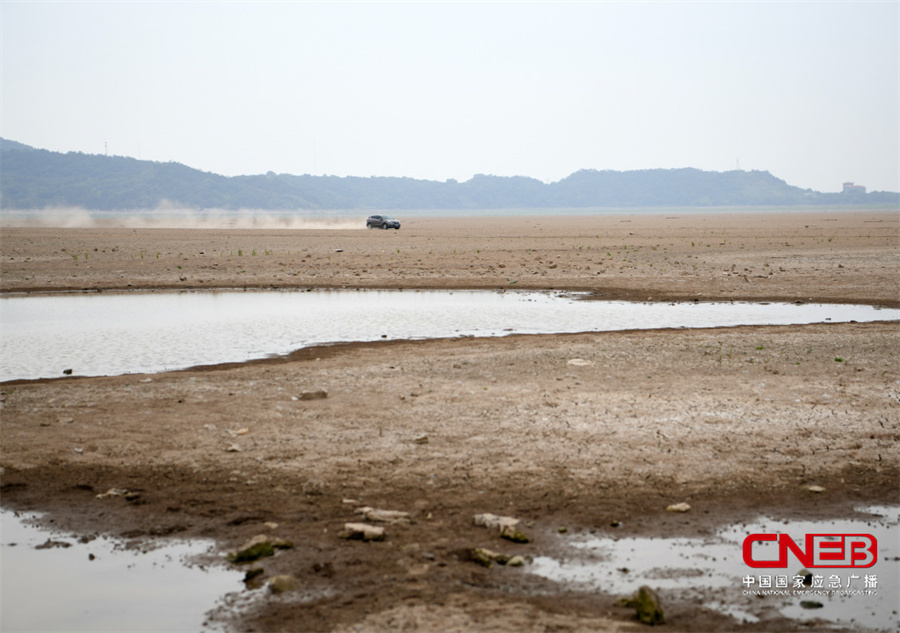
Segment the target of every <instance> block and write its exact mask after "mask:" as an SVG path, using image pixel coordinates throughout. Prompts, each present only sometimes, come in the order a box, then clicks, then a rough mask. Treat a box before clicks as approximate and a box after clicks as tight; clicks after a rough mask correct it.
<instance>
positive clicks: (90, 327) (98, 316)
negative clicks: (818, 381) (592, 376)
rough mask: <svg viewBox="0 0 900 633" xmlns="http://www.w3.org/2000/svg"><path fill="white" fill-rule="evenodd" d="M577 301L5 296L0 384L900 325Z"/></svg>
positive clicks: (457, 295) (486, 295) (809, 313)
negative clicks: (587, 340) (631, 333)
mask: <svg viewBox="0 0 900 633" xmlns="http://www.w3.org/2000/svg"><path fill="white" fill-rule="evenodd" d="M581 296H582V295H579V294H577V293H550V292H523V291H516V292H495V291H409V290H407V291H375V290H368V291H360V290H315V291H255V292H254V291H227V292H226V291H219V292H169V293H142V294H100V295H52V296H27V297H3V298H0V323H2V338H0V360H2V363H0V365H2V369H0V380H12V379H32V378H48V377H54V376H61V375H62V373H63V371H64V370H67V369H71V370H72V372H73V373H74V374H75V375H84V376H91V375H115V374H127V373H151V372H159V371H167V370H174V369H183V368H186V367H191V366H194V365H206V364H215V363H223V362H238V361H245V360H250V359H256V358H264V357H267V356H272V355H278V354H285V353H288V352H291V351H294V350H296V349H300V348H302V347H308V346H311V345H317V344H325V343H338V342H350V341H373V340H378V339H409V338H440V337H458V336H503V335H507V334H513V333H523V334H547V333H560V332H599V331H611V330H626V329H652V328H670V327H675V328H677V327H719V326H735V325H786V324H800V323H817V322H825V321H833V322H838V321H876V320H877V321H883V320H896V319H900V310H888V309H877V308H873V307H870V306H853V305H823V304H802V305H795V304H783V303H737V302H735V303H732V302H729V303H634V302H624V301H584V300H581V299H580V297H581Z"/></svg>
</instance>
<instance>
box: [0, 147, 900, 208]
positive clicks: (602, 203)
mask: <svg viewBox="0 0 900 633" xmlns="http://www.w3.org/2000/svg"><path fill="white" fill-rule="evenodd" d="M0 194H2V195H0V208H3V209H11V210H12V209H17V210H24V209H44V208H53V207H81V208H84V209H96V210H147V209H156V208H158V207H161V206H174V207H182V208H190V209H230V210H236V209H262V210H302V209H308V210H316V209H319V210H323V209H372V210H374V209H402V210H410V209H448V210H449V209H515V208H521V209H528V208H531V209H536V208H585V207H669V206H689V207H706V206H791V205H897V204H898V202H900V194H897V193H887V192H873V193H868V194H861V193H854V194H850V193H828V194H825V193H819V192H815V191H812V190H809V189H800V188H799V187H794V186H791V185H789V184H787V183H786V182H785V181H783V180H781V179H779V178H776V177H775V176H773V175H772V174H770V173H769V172H767V171H728V172H711V171H701V170H699V169H693V168H683V169H646V170H637V171H624V172H621V171H608V170H606V171H597V170H593V169H583V170H581V171H578V172H575V173H574V174H572V175H570V176H568V177H566V178H563V179H562V180H560V181H558V182H554V183H550V184H545V183H543V182H541V181H539V180H536V179H534V178H527V177H522V176H514V177H500V176H490V175H477V176H474V177H473V178H472V179H470V180H468V181H465V182H457V181H455V180H447V181H445V182H439V181H433V180H416V179H413V178H395V177H371V178H359V177H353V176H348V177H338V176H311V175H302V176H295V175H290V174H275V173H273V172H269V173H267V174H263V175H256V176H233V177H226V176H220V175H218V174H213V173H209V172H204V171H200V170H198V169H193V168H191V167H187V166H185V165H182V164H180V163H174V162H167V163H161V162H154V161H146V160H137V159H134V158H127V157H122V156H102V155H96V154H83V153H80V152H69V153H66V154H63V153H59V152H51V151H47V150H41V149H35V148H32V147H29V146H27V145H24V144H22V143H17V142H15V141H8V140H3V139H0Z"/></svg>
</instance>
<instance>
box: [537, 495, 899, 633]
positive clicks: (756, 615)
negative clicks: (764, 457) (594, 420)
mask: <svg viewBox="0 0 900 633" xmlns="http://www.w3.org/2000/svg"><path fill="white" fill-rule="evenodd" d="M859 513H860V515H861V516H859V518H856V519H834V520H828V521H815V522H813V521H787V520H780V519H772V518H764V519H760V520H758V521H756V522H753V523H748V524H746V525H731V526H726V527H724V528H722V529H720V530H718V531H717V532H716V533H714V534H712V535H710V536H707V537H702V538H668V539H664V538H629V537H618V536H617V535H616V534H615V532H616V530H615V529H610V530H607V531H606V532H605V533H604V534H602V535H598V534H592V535H584V536H578V535H573V536H571V537H561V539H564V548H563V551H564V552H565V554H564V555H563V556H557V557H549V556H539V557H537V558H535V560H534V563H533V564H532V565H531V566H530V567H529V568H528V569H529V570H530V571H531V573H534V574H537V575H539V576H542V577H544V578H548V579H550V580H554V581H557V582H560V583H564V584H566V585H568V586H578V587H579V588H580V589H582V590H591V589H602V590H603V591H605V592H607V593H612V594H622V595H623V596H628V595H631V594H632V593H633V592H634V591H635V590H636V589H638V587H640V586H641V585H649V586H650V587H652V588H653V589H655V590H656V591H657V592H658V593H659V594H660V599H661V601H662V603H663V608H665V598H666V596H667V595H671V594H675V595H678V596H679V598H680V599H686V598H687V599H693V600H696V601H698V602H699V603H701V604H703V606H705V607H707V608H709V609H711V610H715V611H718V612H720V613H724V614H726V615H729V616H732V617H734V618H736V619H737V620H738V621H742V622H747V623H756V622H761V621H764V620H766V619H770V618H772V617H776V616H779V617H786V618H790V619H792V620H796V621H798V622H804V623H806V624H804V627H807V628H808V627H810V626H814V625H811V624H810V622H811V621H813V620H822V621H825V622H830V623H832V624H834V625H840V626H842V627H850V628H855V627H859V628H860V629H862V630H866V631H871V630H876V631H896V630H897V628H898V627H900V615H898V609H900V604H898V596H900V557H898V555H900V549H898V548H900V508H897V507H887V506H879V507H869V508H861V509H860V510H859ZM758 533H764V534H776V533H778V534H781V533H783V534H787V535H789V536H791V538H792V539H793V540H794V541H795V542H797V543H799V544H801V546H802V544H803V542H804V541H803V537H804V536H805V535H806V534H807V533H809V534H869V535H872V536H874V537H875V538H876V540H877V544H878V547H877V549H878V554H877V560H876V561H875V564H874V565H872V566H871V567H867V568H837V567H818V568H813V569H811V570H809V571H810V572H812V574H813V577H812V579H811V585H810V586H806V585H803V586H801V587H796V586H795V584H796V583H795V580H794V576H796V575H797V574H798V572H800V570H801V569H803V565H801V564H799V563H798V562H797V561H796V560H795V559H794V558H793V556H789V557H788V567H787V568H768V567H763V568H753V567H750V566H749V565H747V564H745V562H744V560H743V554H742V543H743V540H744V538H745V537H747V536H748V535H750V534H758ZM758 545H765V547H759V548H755V549H754V552H755V554H754V557H755V559H756V560H760V561H762V560H775V559H777V558H778V553H777V551H775V550H776V548H775V547H774V546H772V547H770V546H769V544H758ZM711 596H712V598H710V597H711ZM804 603H805V604H806V607H804ZM810 630H823V629H822V628H819V629H810ZM824 630H827V628H825V629H824Z"/></svg>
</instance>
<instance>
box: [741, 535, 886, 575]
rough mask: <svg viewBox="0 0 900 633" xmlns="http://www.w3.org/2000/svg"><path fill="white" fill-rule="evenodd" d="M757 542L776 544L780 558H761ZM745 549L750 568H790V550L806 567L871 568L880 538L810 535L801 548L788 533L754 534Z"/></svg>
mask: <svg viewBox="0 0 900 633" xmlns="http://www.w3.org/2000/svg"><path fill="white" fill-rule="evenodd" d="M754 543H762V544H763V545H764V546H765V544H767V543H774V544H777V549H778V558H777V559H776V560H771V559H769V560H759V559H758V558H757V556H759V555H760V553H759V552H756V553H754V551H753V544H754ZM743 549H744V562H745V563H746V564H747V565H749V566H750V567H787V566H788V552H791V553H792V554H793V555H794V556H795V557H796V558H797V560H798V561H800V564H801V565H803V566H804V567H871V566H872V565H874V564H875V561H877V560H878V541H877V540H876V539H875V537H874V536H872V535H871V534H807V535H806V541H805V543H804V544H803V546H802V547H801V546H800V545H798V544H797V543H796V542H795V541H794V539H792V538H791V537H790V536H788V535H787V534H751V535H750V536H748V537H747V538H745V539H744V548H743ZM767 549H769V550H771V549H773V546H772V545H769V547H768V548H767ZM769 555H770V556H771V552H770V553H769Z"/></svg>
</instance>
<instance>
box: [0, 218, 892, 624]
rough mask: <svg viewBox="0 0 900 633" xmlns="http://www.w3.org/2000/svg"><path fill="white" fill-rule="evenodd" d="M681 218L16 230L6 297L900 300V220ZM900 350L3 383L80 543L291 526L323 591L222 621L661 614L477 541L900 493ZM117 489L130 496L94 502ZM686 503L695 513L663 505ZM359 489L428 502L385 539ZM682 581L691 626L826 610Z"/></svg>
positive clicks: (315, 352)
mask: <svg viewBox="0 0 900 633" xmlns="http://www.w3.org/2000/svg"><path fill="white" fill-rule="evenodd" d="M675 215H676V214H673V216H672V217H665V216H654V217H641V216H627V217H625V216H608V217H599V218H598V217H568V218H547V217H541V218H529V217H523V218H502V219H501V218H483V219H472V218H466V219H465V220H462V219H457V220H452V219H430V218H423V219H416V218H410V219H409V220H408V221H404V226H403V229H401V230H400V231H366V230H365V229H362V230H349V229H342V230H306V231H303V230H297V231H289V230H284V231H275V230H256V231H251V230H242V229H241V230H239V229H231V230H218V229H209V230H199V229H196V230H190V231H186V230H176V229H165V228H157V229H131V228H116V227H99V228H98V227H94V228H78V229H58V228H48V227H9V228H4V229H3V230H2V244H0V246H2V248H0V251H2V264H3V266H2V292H3V293H32V292H46V291H53V292H60V291H73V292H83V291H89V292H106V291H154V290H164V289H173V288H178V289H187V290H190V289H209V288H260V289H263V288H285V289H288V288H306V287H333V288H339V287H348V288H354V287H359V288H494V289H497V288H510V287H513V288H526V289H560V290H588V291H591V292H592V293H594V294H595V295H596V296H597V297H599V298H604V299H632V300H640V301H647V300H651V301H672V300H691V301H693V300H697V301H712V300H755V301H804V302H809V301H815V302H851V303H865V304H870V305H882V306H889V307H897V306H898V305H900V290H898V279H900V275H898V274H897V273H898V268H900V266H898V261H900V257H898V252H897V249H896V245H897V243H898V238H900V230H898V229H900V222H898V215H897V214H896V213H882V212H860V213H849V212H816V213H802V214H783V215H779V214H766V215H763V216H752V215H740V216H738V215H709V216H705V215H684V216H681V217H675ZM898 342H900V330H898V326H897V324H896V323H882V322H876V323H846V324H817V325H809V326H772V327H738V328H721V329H716V328H712V329H698V330H659V331H629V332H609V333H590V334H561V335H540V336H510V337H506V338H498V339H442V340H435V341H393V342H375V343H356V344H347V345H337V346H328V347H318V348H309V349H305V350H300V351H298V352H296V353H294V354H291V355H288V356H286V357H283V358H279V359H271V360H263V361H254V362H250V363H242V364H229V365H221V366H211V367H203V368H193V369H190V370H184V371H179V372H170V373H163V374H153V375H138V374H132V375H125V376H113V377H97V378H75V377H72V378H59V379H53V380H41V381H17V382H15V383H13V382H9V383H3V385H2V418H0V430H2V449H3V450H2V457H0V466H2V467H3V473H2V479H0V501H2V504H3V506H4V507H10V508H17V509H28V510H39V511H44V512H48V513H49V516H50V517H52V518H53V520H54V521H55V523H54V525H55V526H57V527H59V528H64V529H70V530H73V531H74V532H77V533H80V534H96V533H103V534H110V535H114V536H120V537H123V538H127V539H132V540H137V541H140V540H141V539H150V538H156V537H191V536H202V537H209V538H213V539H215V540H216V541H217V542H219V543H220V544H221V547H222V550H223V551H226V550H229V549H233V548H235V547H237V546H238V545H239V544H240V543H241V542H243V541H244V540H246V539H247V538H249V537H251V536H253V535H255V534H259V533H271V534H272V535H273V536H278V537H281V538H286V539H289V540H291V541H292V542H293V543H294V544H295V546H294V548H292V549H290V550H285V551H283V552H279V553H278V555H276V556H274V557H272V558H267V559H264V560H263V561H262V562H261V563H260V564H259V566H260V567H262V568H263V569H264V572H263V573H264V577H272V576H275V575H278V574H292V575H294V576H296V577H297V578H298V579H299V580H300V582H301V586H302V590H299V591H294V592H286V593H285V594H280V595H271V596H269V597H266V598H264V599H263V600H260V601H259V602H258V604H256V606H255V607H254V608H253V609H251V610H250V611H248V612H241V613H237V612H235V611H233V610H230V609H227V608H223V609H222V610H220V611H219V612H217V613H214V614H212V615H211V617H212V618H213V619H214V620H215V621H217V622H226V623H230V624H231V625H232V626H233V627H234V628H235V629H236V630H247V631H249V630H257V631H279V630H281V631H357V630H358V631H369V630H412V631H427V630H434V629H441V630H454V631H469V630H471V631H474V630H494V631H506V630H509V631H512V630H517V631H522V630H525V631H531V630H533V631H537V630H546V629H548V628H557V629H560V630H572V631H579V630H584V631H589V630H590V631H596V630H604V631H617V630H618V631H628V630H636V629H639V628H640V627H641V625H639V624H638V623H637V622H636V621H635V620H634V615H633V610H629V609H627V608H625V607H622V606H621V605H619V604H618V602H617V600H618V598H620V597H621V596H617V595H611V594H606V593H603V592H598V593H590V594H586V593H584V592H578V591H575V590H572V589H570V588H567V587H560V586H557V585H553V584H552V583H549V582H548V581H543V580H541V579H539V578H536V577H534V576H532V575H529V574H528V573H527V570H524V571H523V570H517V569H507V568H503V567H498V566H494V567H492V568H484V567H481V566H480V565H477V564H476V563H474V562H472V561H471V556H470V552H471V550H472V549H473V548H475V547H488V548H491V549H495V550H501V551H504V552H508V553H510V554H513V553H522V554H523V555H532V556H534V555H539V554H540V555H546V554H553V553H554V552H556V551H557V550H558V548H559V547H560V546H561V542H564V541H561V537H560V533H559V528H560V527H561V526H565V527H566V528H567V534H572V535H577V534H584V533H589V532H600V533H606V532H609V533H611V534H621V535H623V536H624V535H638V534H640V535H660V536H667V535H702V534H707V533H709V532H710V531H711V530H714V529H715V528H716V527H718V526H721V525H723V524H729V523H735V522H740V521H749V520H752V519H753V518H756V517H757V516H759V515H761V514H767V515H770V516H778V517H782V518H797V519H801V518H805V519H810V518H812V519H816V518H823V519H824V518H833V517H839V516H843V517H847V516H852V515H853V513H854V510H853V508H855V507H859V506H860V505H897V504H898V503H900V492H898V491H900V458H898V452H897V450H896V448H897V442H898V440H900V423H898V422H897V419H898V416H897V413H898V410H900V382H898V381H900V368H898V365H897V362H896V350H897V349H898ZM836 358H841V361H836V360H835V359H836ZM574 359H578V360H579V361H580V362H579V363H577V364H572V363H570V362H569V361H572V360H574ZM317 392H324V393H325V394H327V395H326V397H320V398H316V399H305V398H304V397H303V396H304V394H309V393H317ZM241 431H243V432H241ZM235 447H236V449H237V450H232V449H234V448H235ZM810 486H813V487H815V486H818V487H820V488H824V492H813V491H812V490H811V489H810ZM113 488H116V489H127V490H129V491H131V492H132V493H133V494H132V495H131V498H130V499H125V498H124V497H111V498H97V495H98V494H102V493H104V492H106V491H108V490H110V489H113ZM815 489H816V488H813V490H815ZM679 502H687V503H689V504H690V505H691V507H692V509H691V511H690V512H687V513H684V514H675V513H671V512H666V507H667V506H668V505H670V504H673V503H679ZM362 506H372V507H376V508H383V509H391V510H400V511H404V512H409V513H410V516H411V520H412V522H411V523H410V524H402V525H389V526H387V528H386V529H387V538H386V539H385V540H384V541H383V542H371V543H366V542H360V541H349V540H345V539H341V538H338V536H337V533H339V532H340V531H341V529H342V528H343V525H344V523H345V522H348V521H354V520H355V519H357V518H358V516H359V515H358V514H357V513H356V510H357V509H358V508H359V507H362ZM484 512H491V513H495V514H502V515H511V516H515V517H518V518H520V519H521V520H522V521H523V525H525V526H527V527H526V529H525V531H526V532H527V533H528V535H529V537H530V542H529V543H525V544H517V543H510V542H507V541H505V540H503V539H500V538H499V537H498V536H497V535H495V534H492V533H489V532H488V531H486V530H485V529H484V528H481V527H477V526H475V525H474V524H473V522H472V518H473V516H474V515H475V514H477V513H484ZM616 522H620V523H621V527H616V528H614V527H612V524H613V523H616ZM267 524H269V525H267ZM271 524H278V526H277V527H275V528H272V527H270V526H271ZM662 564H664V562H663V563H662ZM739 590H740V587H739V586H736V587H735V588H734V591H735V592H738V591H739ZM662 598H663V600H664V603H665V606H666V615H667V620H668V622H669V624H668V625H667V626H669V629H670V630H679V631H715V630H718V631H732V630H754V631H757V630H779V631H785V630H808V629H809V625H808V624H803V623H801V622H796V621H791V620H784V619H783V618H780V617H778V616H777V613H775V614H773V613H769V612H766V611H765V610H763V612H764V613H765V614H766V615H765V617H764V618H763V619H762V620H760V621H759V622H755V623H752V624H747V623H745V624H741V623H739V622H736V621H735V620H734V619H732V618H730V617H727V616H725V615H722V614H719V613H716V612H715V611H713V610H709V609H706V608H705V607H704V605H703V602H702V601H699V602H698V601H697V600H695V599H687V598H684V597H679V596H678V595H676V594H673V593H668V594H666V593H664V594H663V595H662ZM836 630H840V629H839V628H838V629H836ZM848 630H861V629H859V628H858V627H857V628H855V629H848Z"/></svg>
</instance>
